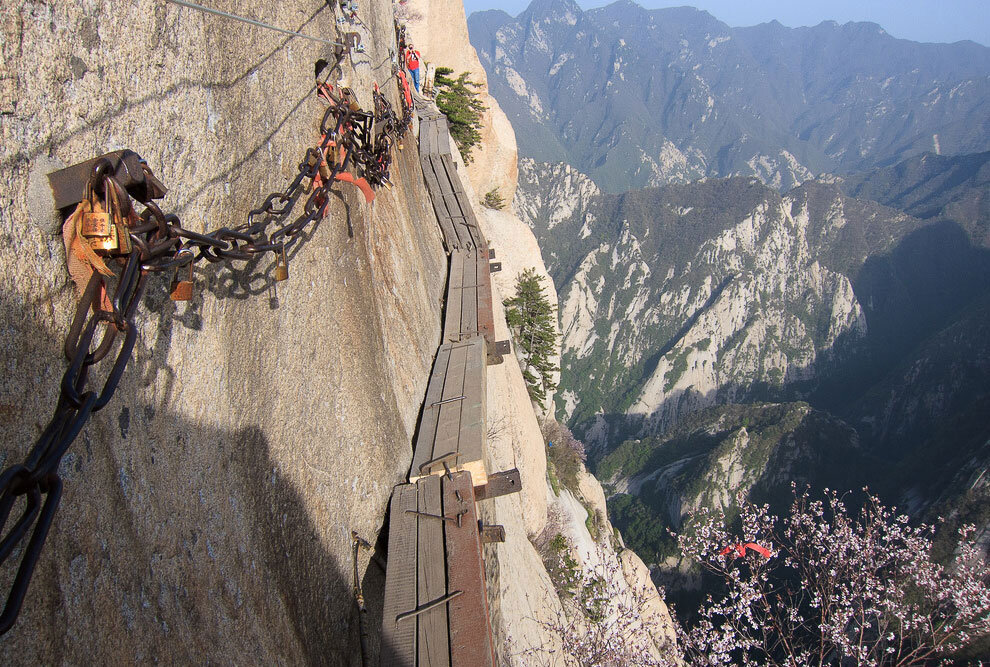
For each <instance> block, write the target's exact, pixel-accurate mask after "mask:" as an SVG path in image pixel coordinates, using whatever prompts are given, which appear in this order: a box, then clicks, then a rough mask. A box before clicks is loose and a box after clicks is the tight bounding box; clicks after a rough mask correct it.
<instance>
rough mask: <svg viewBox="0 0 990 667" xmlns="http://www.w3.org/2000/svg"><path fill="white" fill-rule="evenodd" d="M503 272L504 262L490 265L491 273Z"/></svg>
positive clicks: (489, 270)
mask: <svg viewBox="0 0 990 667" xmlns="http://www.w3.org/2000/svg"><path fill="white" fill-rule="evenodd" d="M501 270H502V262H491V263H489V264H488V272H489V273H498V272H499V271H501Z"/></svg>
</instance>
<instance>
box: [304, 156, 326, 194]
mask: <svg viewBox="0 0 990 667" xmlns="http://www.w3.org/2000/svg"><path fill="white" fill-rule="evenodd" d="M322 161H323V160H322V158H321V157H320V153H319V152H318V149H317V151H308V152H307V153H306V166H307V167H308V169H307V171H309V169H312V168H313V167H315V166H316V165H317V164H318V163H319V162H322ZM315 180H316V178H315V177H314V178H311V179H309V182H308V183H306V185H305V187H303V192H304V193H306V194H309V193H310V192H312V191H313V181H315Z"/></svg>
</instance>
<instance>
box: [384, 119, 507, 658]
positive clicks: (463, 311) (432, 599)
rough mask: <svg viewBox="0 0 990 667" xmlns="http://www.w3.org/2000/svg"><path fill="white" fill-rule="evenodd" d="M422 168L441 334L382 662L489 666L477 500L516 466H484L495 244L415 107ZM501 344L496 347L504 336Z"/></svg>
mask: <svg viewBox="0 0 990 667" xmlns="http://www.w3.org/2000/svg"><path fill="white" fill-rule="evenodd" d="M419 117H420V127H419V142H420V156H421V164H422V167H423V178H424V180H425V181H426V186H427V189H428V191H429V192H430V198H431V199H432V201H433V210H434V212H435V213H436V216H437V221H438V223H439V225H440V229H441V232H442V233H443V238H444V243H445V245H446V247H447V250H448V252H449V253H450V265H449V274H448V282H447V301H446V311H445V313H444V321H443V339H442V340H443V344H442V345H441V346H440V349H439V350H438V351H437V356H436V359H435V360H434V363H433V369H432V371H431V373H430V379H429V382H428V383H427V388H426V400H425V402H424V404H423V410H422V416H421V417H420V424H419V429H418V431H417V433H416V436H415V438H414V442H413V460H412V466H411V469H410V472H409V482H410V483H409V484H402V485H399V486H397V487H395V490H394V491H393V494H392V502H391V505H390V508H391V509H390V512H391V518H390V520H389V548H388V567H387V572H386V580H385V604H384V615H383V618H382V651H381V664H382V665H387V666H389V667H392V666H399V665H401V666H402V667H475V666H480V667H494V664H495V654H494V644H493V640H492V632H491V622H490V618H489V611H488V596H487V592H486V589H485V566H484V561H483V557H482V553H483V552H482V548H481V545H482V542H483V541H484V540H486V539H487V540H488V541H492V540H493V539H494V540H498V539H499V537H501V539H504V530H503V529H501V527H500V526H486V527H484V530H483V527H482V526H481V525H480V523H479V521H478V512H477V506H476V502H477V500H479V499H485V498H495V497H498V496H500V495H504V494H506V493H515V492H517V491H519V490H520V488H521V480H520V477H519V471H518V470H511V471H507V472H499V473H494V474H491V475H489V473H488V470H487V468H486V463H485V462H486V459H487V455H486V454H487V452H486V448H487V435H488V431H487V406H486V394H487V370H486V369H487V366H488V364H491V363H500V362H501V361H502V357H501V355H502V354H505V353H508V352H509V350H508V349H507V341H505V342H499V343H497V342H496V341H495V338H494V336H495V322H494V313H493V310H492V285H491V270H492V267H491V265H490V262H489V260H490V259H491V257H492V256H493V255H492V253H491V252H490V250H489V248H488V242H487V241H486V240H485V237H484V235H483V234H482V232H481V228H480V227H479V226H478V220H477V218H476V217H475V214H474V210H473V208H472V206H471V202H470V201H469V200H468V198H467V195H466V193H465V190H464V187H463V185H462V184H461V181H460V178H459V177H458V175H457V170H456V168H455V165H454V161H453V156H452V147H451V145H450V141H449V134H448V130H447V120H446V118H445V117H444V116H443V115H438V114H437V113H436V112H435V111H433V110H432V109H428V110H424V111H423V112H422V113H420V114H419ZM503 346H505V347H503Z"/></svg>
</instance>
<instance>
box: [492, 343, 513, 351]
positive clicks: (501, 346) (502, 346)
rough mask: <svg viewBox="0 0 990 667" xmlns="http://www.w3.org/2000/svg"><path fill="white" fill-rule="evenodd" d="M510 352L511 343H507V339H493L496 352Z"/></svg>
mask: <svg viewBox="0 0 990 667" xmlns="http://www.w3.org/2000/svg"><path fill="white" fill-rule="evenodd" d="M510 352H512V345H510V344H509V341H507V340H497V341H495V353H496V354H509V353H510Z"/></svg>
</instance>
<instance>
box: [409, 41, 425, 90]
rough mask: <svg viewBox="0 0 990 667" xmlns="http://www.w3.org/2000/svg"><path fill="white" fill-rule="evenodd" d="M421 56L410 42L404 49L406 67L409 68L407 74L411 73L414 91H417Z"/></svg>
mask: <svg viewBox="0 0 990 667" xmlns="http://www.w3.org/2000/svg"><path fill="white" fill-rule="evenodd" d="M420 58H422V56H421V55H420V53H419V51H417V50H416V47H414V46H413V45H412V44H410V45H409V48H408V49H406V69H408V70H409V74H411V75H412V80H413V85H414V86H416V92H417V93H418V92H419V59H420Z"/></svg>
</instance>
